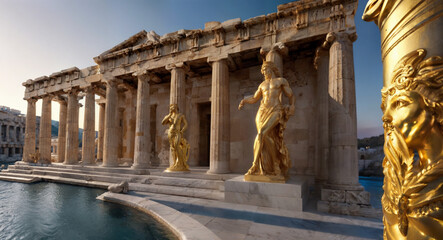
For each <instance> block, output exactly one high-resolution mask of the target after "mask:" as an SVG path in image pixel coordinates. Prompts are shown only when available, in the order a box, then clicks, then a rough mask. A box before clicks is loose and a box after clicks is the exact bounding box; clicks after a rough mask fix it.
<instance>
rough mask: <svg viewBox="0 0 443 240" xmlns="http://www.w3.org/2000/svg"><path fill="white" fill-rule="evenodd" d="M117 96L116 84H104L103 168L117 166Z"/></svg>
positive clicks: (108, 82) (112, 81)
mask: <svg viewBox="0 0 443 240" xmlns="http://www.w3.org/2000/svg"><path fill="white" fill-rule="evenodd" d="M117 113H118V94H117V82H116V81H114V80H108V81H107V82H106V111H105V134H104V140H103V143H104V144H103V146H104V148H103V165H102V166H103V167H115V166H118V142H119V140H118V121H117V119H118V118H117Z"/></svg>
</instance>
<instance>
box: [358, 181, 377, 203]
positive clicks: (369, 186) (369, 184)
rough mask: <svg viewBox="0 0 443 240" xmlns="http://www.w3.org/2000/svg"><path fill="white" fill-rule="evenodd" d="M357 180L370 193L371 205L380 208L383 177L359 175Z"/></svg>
mask: <svg viewBox="0 0 443 240" xmlns="http://www.w3.org/2000/svg"><path fill="white" fill-rule="evenodd" d="M359 182H360V184H361V185H362V186H363V187H364V188H365V191H368V192H369V193H370V194H371V205H372V207H374V208H379V209H381V197H382V196H383V177H359Z"/></svg>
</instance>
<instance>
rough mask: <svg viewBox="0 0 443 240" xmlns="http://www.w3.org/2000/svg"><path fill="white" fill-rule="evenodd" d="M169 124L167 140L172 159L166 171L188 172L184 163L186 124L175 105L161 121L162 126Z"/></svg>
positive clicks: (186, 150) (186, 156)
mask: <svg viewBox="0 0 443 240" xmlns="http://www.w3.org/2000/svg"><path fill="white" fill-rule="evenodd" d="M166 124H169V131H168V139H169V145H170V149H171V156H172V159H173V163H172V165H171V166H170V167H169V168H168V169H166V170H167V171H189V166H188V164H187V163H186V162H187V161H188V159H189V144H188V142H187V141H186V139H185V138H184V137H183V133H184V132H185V130H186V128H187V127H188V122H187V121H186V118H185V116H184V115H183V114H181V113H179V109H178V106H177V104H171V105H170V106H169V114H168V115H167V116H166V117H165V118H164V119H163V121H162V125H166Z"/></svg>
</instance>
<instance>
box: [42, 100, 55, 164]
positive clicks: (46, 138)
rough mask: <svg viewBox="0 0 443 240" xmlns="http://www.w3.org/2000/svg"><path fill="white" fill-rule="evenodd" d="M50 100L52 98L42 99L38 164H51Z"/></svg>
mask: <svg viewBox="0 0 443 240" xmlns="http://www.w3.org/2000/svg"><path fill="white" fill-rule="evenodd" d="M51 100H52V96H49V95H48V96H44V97H43V103H42V117H41V120H40V136H39V152H40V159H39V163H51Z"/></svg>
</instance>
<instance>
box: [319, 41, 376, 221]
mask: <svg viewBox="0 0 443 240" xmlns="http://www.w3.org/2000/svg"><path fill="white" fill-rule="evenodd" d="M355 39H356V35H349V34H347V33H344V32H343V33H329V34H328V35H327V37H326V40H327V41H328V42H329V43H330V44H331V46H330V49H329V87H328V88H329V89H328V91H329V106H328V108H329V149H330V151H329V161H328V169H329V171H328V182H327V184H324V185H323V186H322V189H321V201H319V202H317V209H318V210H319V211H323V212H333V213H340V214H356V213H358V212H360V209H361V207H368V206H369V205H370V199H369V193H368V192H366V191H364V188H363V187H362V186H361V185H360V184H359V182H358V158H357V117H356V106H355V83H354V59H353V50H352V41H353V40H355Z"/></svg>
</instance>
